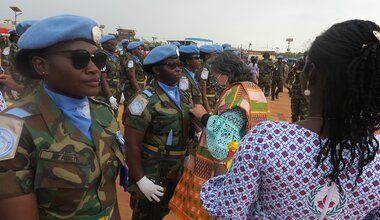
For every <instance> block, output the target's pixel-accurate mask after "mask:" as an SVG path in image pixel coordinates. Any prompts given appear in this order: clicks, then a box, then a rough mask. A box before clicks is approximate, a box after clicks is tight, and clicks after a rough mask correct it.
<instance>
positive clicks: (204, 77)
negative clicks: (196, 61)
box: [201, 68, 208, 80]
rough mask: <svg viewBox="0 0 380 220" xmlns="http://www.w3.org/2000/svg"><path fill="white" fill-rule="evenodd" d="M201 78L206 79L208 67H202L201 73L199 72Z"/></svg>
mask: <svg viewBox="0 0 380 220" xmlns="http://www.w3.org/2000/svg"><path fill="white" fill-rule="evenodd" d="M201 78H202V79H204V80H206V79H208V69H207V68H203V70H202V73H201Z"/></svg>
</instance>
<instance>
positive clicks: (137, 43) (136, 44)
mask: <svg viewBox="0 0 380 220" xmlns="http://www.w3.org/2000/svg"><path fill="white" fill-rule="evenodd" d="M139 46H141V42H140V41H132V42H131V43H129V44H128V47H127V49H128V50H133V49H135V48H137V47H139Z"/></svg>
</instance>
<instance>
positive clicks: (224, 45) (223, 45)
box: [222, 43, 231, 49]
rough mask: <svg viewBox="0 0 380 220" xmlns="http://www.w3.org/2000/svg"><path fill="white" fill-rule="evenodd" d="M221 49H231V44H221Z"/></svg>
mask: <svg viewBox="0 0 380 220" xmlns="http://www.w3.org/2000/svg"><path fill="white" fill-rule="evenodd" d="M222 47H223V49H225V48H226V47H231V44H227V43H226V44H222Z"/></svg>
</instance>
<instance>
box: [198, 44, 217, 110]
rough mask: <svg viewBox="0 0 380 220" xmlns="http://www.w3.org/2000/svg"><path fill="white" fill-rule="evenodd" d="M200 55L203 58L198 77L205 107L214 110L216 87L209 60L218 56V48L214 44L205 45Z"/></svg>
mask: <svg viewBox="0 0 380 220" xmlns="http://www.w3.org/2000/svg"><path fill="white" fill-rule="evenodd" d="M199 50H200V57H201V60H202V62H203V63H202V66H201V67H200V68H199V70H198V74H197V78H198V82H199V83H200V88H201V93H202V101H203V105H204V107H205V109H206V110H207V111H208V112H212V111H213V109H214V107H215V104H216V100H217V97H216V94H215V88H214V86H213V85H212V82H213V79H212V77H211V74H210V70H209V69H210V68H209V67H208V65H207V61H208V60H209V59H211V58H212V57H214V56H216V55H217V53H216V51H217V50H216V48H215V47H214V46H212V45H203V46H201V47H200V48H199Z"/></svg>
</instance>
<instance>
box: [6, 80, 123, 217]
mask: <svg viewBox="0 0 380 220" xmlns="http://www.w3.org/2000/svg"><path fill="white" fill-rule="evenodd" d="M90 111H91V116H92V125H91V134H92V138H93V141H91V140H89V139H88V138H87V137H86V136H85V135H84V134H82V132H81V131H80V130H79V129H78V128H76V127H74V125H73V124H72V123H71V122H70V121H69V119H68V118H67V117H65V116H64V115H63V114H62V113H61V111H60V110H59V109H58V108H57V107H56V106H55V104H54V103H53V102H52V101H51V99H50V97H49V96H48V95H47V94H46V93H45V91H44V90H43V89H42V86H40V87H39V88H38V89H37V90H36V91H35V93H33V94H31V95H29V96H27V97H25V99H23V100H21V101H20V102H19V103H17V104H15V105H13V106H12V107H11V108H8V109H6V110H5V111H4V112H3V113H2V114H0V117H1V119H0V130H1V131H2V132H4V131H7V130H8V131H9V130H11V131H12V130H17V129H14V128H15V127H16V126H17V125H18V126H19V127H21V128H20V129H19V132H13V139H15V140H16V141H15V142H8V143H15V144H14V149H15V157H14V158H13V159H12V157H11V158H8V159H4V158H1V157H0V183H1V185H2V186H5V185H6V186H7V187H2V188H0V199H3V198H9V197H15V196H20V195H23V194H28V193H31V192H35V194H36V196H37V202H38V209H39V215H40V219H71V218H75V217H78V216H80V217H89V216H94V215H96V214H98V213H100V212H102V211H104V210H105V209H107V208H109V207H110V206H113V204H114V203H115V202H116V186H115V180H116V177H117V175H118V170H119V168H120V164H125V162H124V150H123V147H121V145H120V143H121V141H119V140H120V138H117V136H116V133H117V131H118V124H117V122H116V120H115V119H114V117H113V115H112V112H111V111H110V109H109V107H108V106H107V105H105V104H101V103H99V102H97V101H95V100H92V99H90ZM5 119H6V120H5ZM0 133H1V132H0ZM8 133H9V132H8ZM3 137H4V136H3ZM9 137H12V135H11V136H8V139H10V140H12V138H9ZM18 140H19V141H18ZM1 141H3V142H4V141H7V138H6V137H5V140H1ZM17 143H18V144H17ZM2 150H3V152H2V153H4V149H1V150H0V151H2ZM0 155H1V154H0Z"/></svg>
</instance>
